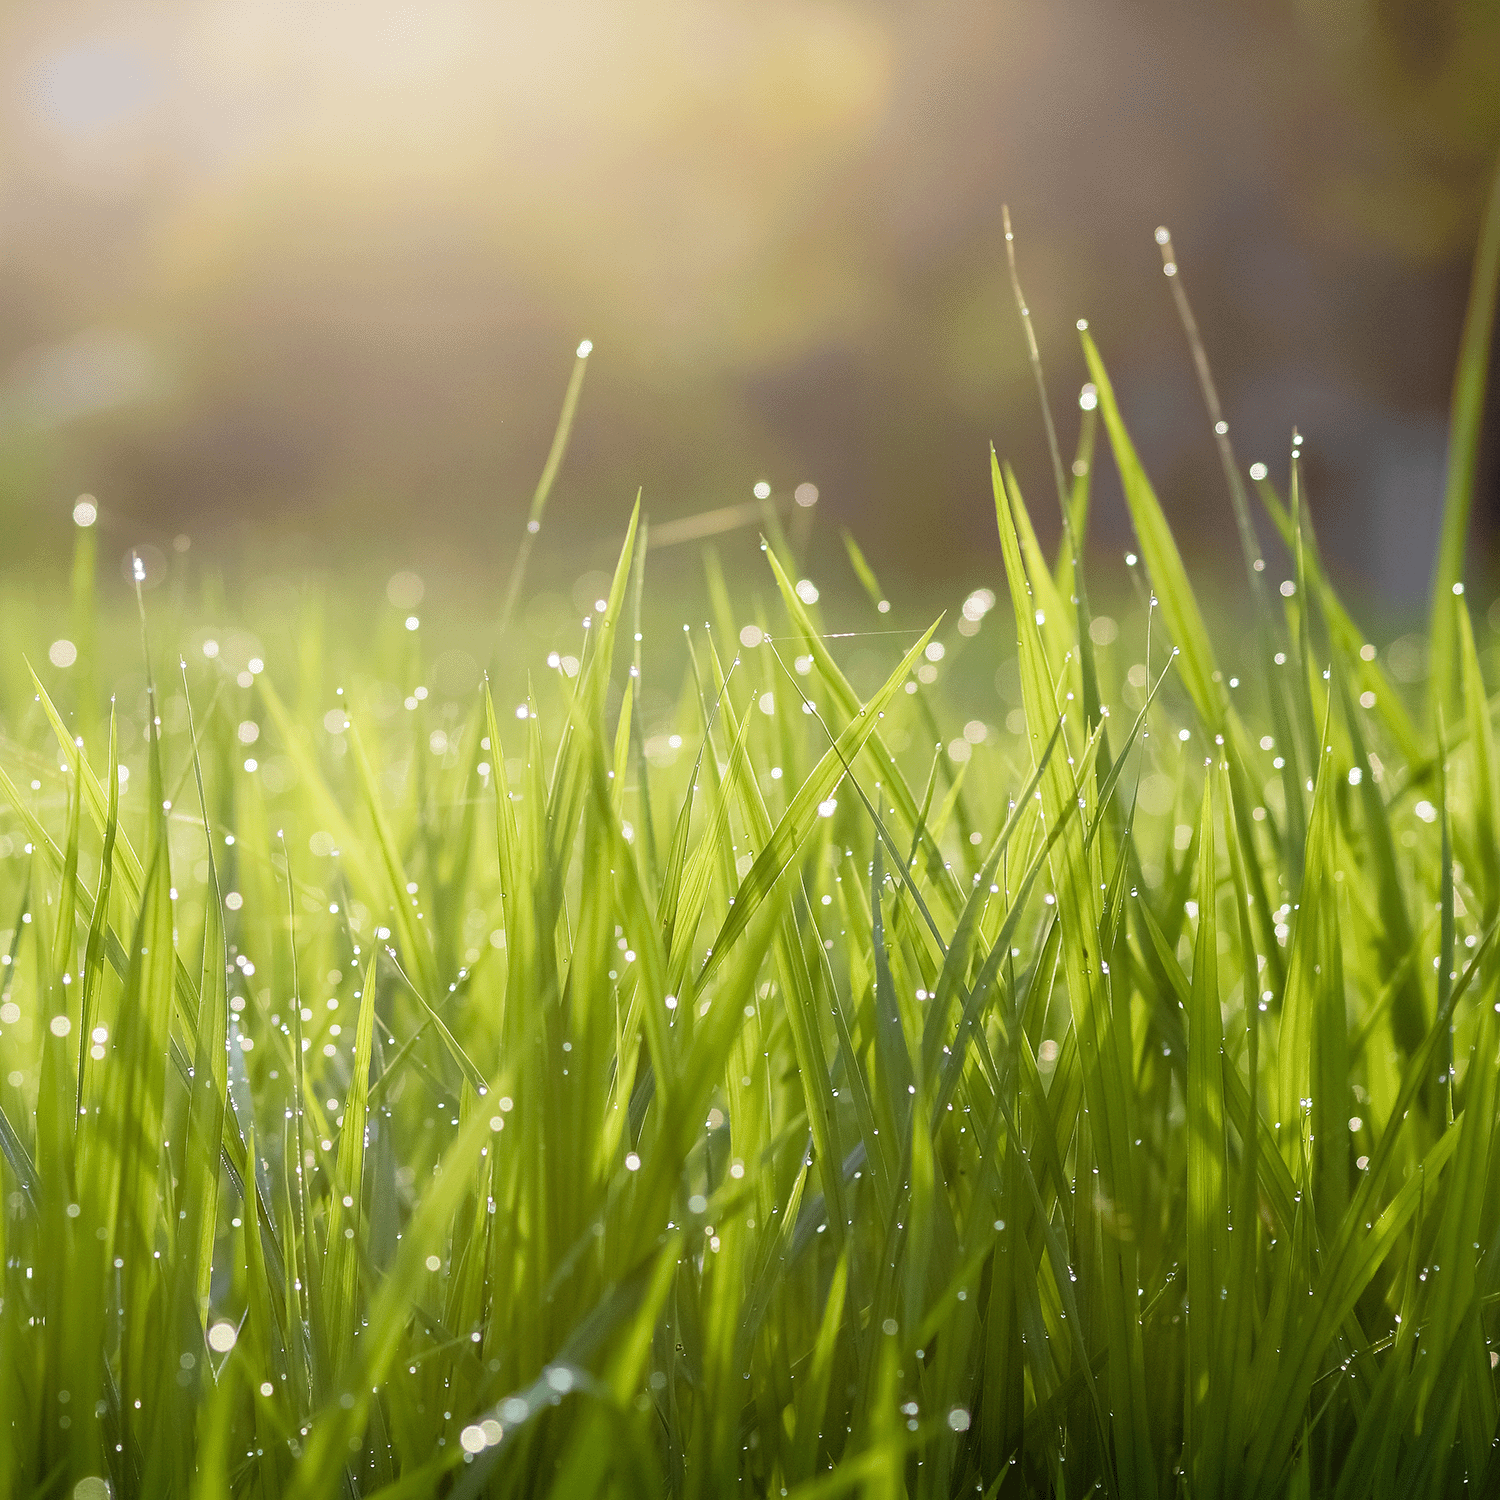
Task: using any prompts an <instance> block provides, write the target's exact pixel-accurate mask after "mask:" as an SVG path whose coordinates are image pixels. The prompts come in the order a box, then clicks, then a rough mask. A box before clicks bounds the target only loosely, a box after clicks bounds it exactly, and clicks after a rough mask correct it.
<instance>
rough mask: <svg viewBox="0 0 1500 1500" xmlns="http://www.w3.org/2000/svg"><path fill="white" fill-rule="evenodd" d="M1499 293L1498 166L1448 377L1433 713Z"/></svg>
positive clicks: (1459, 569)
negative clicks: (1454, 361) (1455, 366)
mask: <svg viewBox="0 0 1500 1500" xmlns="http://www.w3.org/2000/svg"><path fill="white" fill-rule="evenodd" d="M1497 295H1500V163H1497V165H1496V169H1495V176H1494V179H1493V181H1492V182H1491V185H1490V193H1489V201H1488V204H1487V206H1486V208H1485V213H1484V219H1483V222H1482V224H1481V226H1480V232H1479V246H1478V248H1477V249H1476V251H1475V253H1474V270H1473V279H1472V281H1471V283H1470V287H1469V305H1468V309H1467V311H1466V312H1465V314H1464V331H1463V341H1462V343H1461V345H1460V348H1459V355H1458V369H1457V371H1456V373H1455V374H1454V377H1453V401H1452V410H1451V413H1450V415H1449V419H1448V472H1447V478H1446V480H1445V483H1444V486H1443V529H1442V534H1441V536H1440V537H1439V540H1438V555H1437V562H1436V565H1435V566H1434V569H1433V575H1432V603H1431V606H1430V608H1431V617H1430V623H1429V625H1428V632H1427V633H1428V638H1429V640H1430V641H1431V643H1432V666H1431V675H1430V677H1429V679H1428V689H1427V702H1428V712H1429V714H1430V715H1432V716H1434V717H1435V715H1436V713H1437V711H1438V710H1439V709H1445V708H1447V707H1448V698H1449V695H1450V694H1451V693H1452V691H1453V688H1454V684H1455V678H1456V670H1457V651H1456V648H1455V638H1454V619H1453V614H1452V610H1451V606H1450V603H1449V601H1450V599H1451V597H1452V595H1453V594H1454V593H1456V592H1457V589H1456V585H1457V584H1459V583H1460V581H1461V580H1462V578H1463V568H1464V549H1465V547H1466V545H1467V543H1468V534H1469V512H1470V509H1471V508H1472V506H1473V497H1474V476H1475V473H1476V471H1477V468H1478V464H1479V440H1480V433H1481V432H1482V430H1483V425H1484V393H1485V385H1486V381H1487V377H1488V374H1489V364H1490V341H1491V339H1492V338H1493V336H1494V325H1495V301H1496V297H1497Z"/></svg>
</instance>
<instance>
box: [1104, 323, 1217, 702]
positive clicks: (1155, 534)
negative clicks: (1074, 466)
mask: <svg viewBox="0 0 1500 1500" xmlns="http://www.w3.org/2000/svg"><path fill="white" fill-rule="evenodd" d="M1082 339H1083V353H1084V357H1085V359H1087V361H1088V366H1089V373H1090V374H1091V375H1092V376H1093V378H1094V383H1095V385H1096V386H1097V387H1098V390H1099V409H1100V411H1101V412H1102V413H1103V416H1104V426H1105V430H1106V431H1107V432H1108V433H1109V441H1110V447H1111V448H1112V449H1113V451H1114V456H1115V466H1116V467H1117V468H1118V469H1119V471H1120V482H1121V484H1122V485H1123V486H1124V489H1125V503H1126V505H1127V506H1128V507H1129V509H1130V518H1131V520H1132V521H1133V522H1134V523H1135V533H1136V536H1137V537H1138V538H1139V539H1140V544H1141V555H1142V557H1143V558H1144V559H1145V563H1146V569H1147V571H1148V572H1149V573H1150V575H1151V582H1152V585H1153V587H1154V588H1155V590H1156V595H1157V598H1158V599H1159V600H1160V601H1161V608H1162V615H1163V618H1164V619H1165V621H1166V625H1167V629H1168V631H1170V632H1171V636H1172V640H1173V641H1174V642H1175V643H1176V646H1177V649H1178V651H1180V652H1181V653H1182V660H1181V661H1180V662H1179V664H1178V670H1179V671H1180V672H1181V673H1182V680H1183V684H1184V686H1186V688H1187V690H1188V693H1189V695H1190V696H1191V697H1192V700H1193V706H1194V707H1195V708H1196V709H1197V710H1198V714H1199V717H1200V718H1201V719H1202V720H1203V723H1204V724H1205V725H1206V726H1208V727H1209V728H1211V729H1216V728H1218V727H1219V726H1220V725H1221V724H1222V722H1223V718H1224V706H1225V705H1224V689H1223V686H1222V683H1221V680H1220V677H1219V670H1218V666H1217V664H1216V663H1215V661H1214V652H1213V647H1212V646H1211V645H1210V644H1209V639H1208V628H1207V626H1206V625H1205V624H1204V622H1203V613H1202V611H1201V610H1200V609H1199V607H1198V600H1197V598H1196V596H1195V595H1194V593H1193V589H1192V586H1191V584H1189V582H1188V576H1187V569H1186V568H1185V567H1184V566H1183V562H1182V555H1181V553H1180V552H1178V550H1177V544H1176V542H1175V541H1173V539H1172V532H1171V529H1170V528H1169V527H1168V525H1167V520H1166V517H1165V516H1164V515H1163V514H1162V510H1161V505H1160V504H1159V503H1158V501H1157V499H1156V494H1155V492H1154V491H1153V490H1152V488H1151V481H1150V480H1149V479H1147V478H1146V471H1145V470H1144V469H1143V468H1142V467H1141V461H1140V459H1139V458H1138V457H1137V456H1136V451H1135V445H1134V444H1133V443H1132V442H1131V441H1130V435H1129V434H1128V433H1127V432H1126V430H1125V422H1124V419H1123V418H1122V417H1121V415H1120V408H1119V406H1118V405H1117V404H1116V402H1115V393H1114V387H1113V386H1112V385H1111V384H1110V381H1109V375H1108V374H1107V373H1106V371H1105V368H1104V361H1103V360H1102V359H1101V358H1100V355H1099V351H1098V349H1097V348H1095V346H1094V341H1093V339H1092V338H1091V337H1090V336H1089V334H1087V333H1084V334H1083V335H1082Z"/></svg>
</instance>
